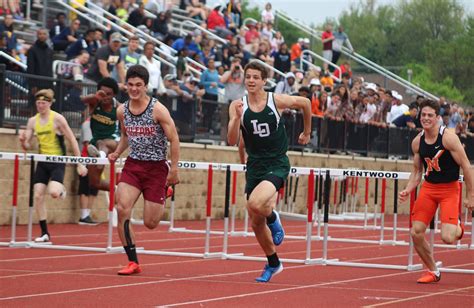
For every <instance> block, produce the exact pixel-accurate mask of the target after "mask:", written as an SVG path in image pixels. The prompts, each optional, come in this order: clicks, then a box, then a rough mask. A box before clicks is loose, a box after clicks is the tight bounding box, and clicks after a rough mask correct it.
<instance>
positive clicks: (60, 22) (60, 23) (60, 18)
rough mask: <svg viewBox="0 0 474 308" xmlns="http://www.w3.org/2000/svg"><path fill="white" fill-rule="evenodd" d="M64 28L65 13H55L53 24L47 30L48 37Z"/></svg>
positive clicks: (53, 35)
mask: <svg viewBox="0 0 474 308" xmlns="http://www.w3.org/2000/svg"><path fill="white" fill-rule="evenodd" d="M64 28H66V14H64V13H58V14H56V20H55V25H54V26H53V27H52V28H51V30H50V31H49V37H51V38H53V37H55V36H56V35H58V34H59V33H61V31H63V30H64Z"/></svg>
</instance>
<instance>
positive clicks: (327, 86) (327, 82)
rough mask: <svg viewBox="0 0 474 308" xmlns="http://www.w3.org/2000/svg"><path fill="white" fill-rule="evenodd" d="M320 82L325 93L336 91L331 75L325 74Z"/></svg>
mask: <svg viewBox="0 0 474 308" xmlns="http://www.w3.org/2000/svg"><path fill="white" fill-rule="evenodd" d="M320 81H321V86H322V87H323V89H324V91H326V92H332V90H333V89H334V80H333V79H332V77H331V76H330V75H329V72H325V73H324V75H323V77H321V79H320Z"/></svg>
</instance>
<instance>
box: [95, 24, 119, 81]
mask: <svg viewBox="0 0 474 308" xmlns="http://www.w3.org/2000/svg"><path fill="white" fill-rule="evenodd" d="M121 44H122V35H121V34H120V33H118V32H114V33H112V35H110V42H109V44H108V45H104V46H102V47H100V48H99V49H98V50H97V53H96V56H95V58H94V60H92V64H91V68H90V69H89V70H88V71H87V78H89V79H91V80H93V81H95V82H98V81H99V80H101V79H102V78H106V77H111V76H112V71H113V69H114V67H116V69H117V72H118V80H117V81H118V82H119V86H121V87H123V83H124V81H125V68H124V62H123V59H122V58H121V57H120V47H121Z"/></svg>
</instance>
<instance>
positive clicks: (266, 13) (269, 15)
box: [262, 2, 275, 23]
mask: <svg viewBox="0 0 474 308" xmlns="http://www.w3.org/2000/svg"><path fill="white" fill-rule="evenodd" d="M262 22H263V23H267V22H271V23H273V22H275V15H274V14H273V11H272V4H271V3H270V2H268V3H267V4H265V10H263V11H262Z"/></svg>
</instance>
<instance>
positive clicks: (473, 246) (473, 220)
mask: <svg viewBox="0 0 474 308" xmlns="http://www.w3.org/2000/svg"><path fill="white" fill-rule="evenodd" d="M469 248H470V249H474V211H472V212H471V246H469Z"/></svg>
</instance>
